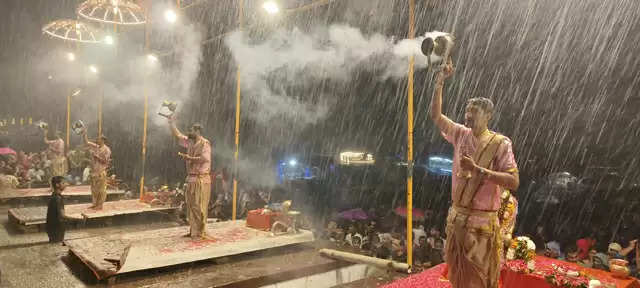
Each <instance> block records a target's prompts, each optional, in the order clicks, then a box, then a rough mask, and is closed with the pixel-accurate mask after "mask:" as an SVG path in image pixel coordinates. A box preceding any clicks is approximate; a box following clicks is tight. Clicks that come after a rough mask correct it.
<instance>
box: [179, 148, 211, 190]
mask: <svg viewBox="0 0 640 288" xmlns="http://www.w3.org/2000/svg"><path fill="white" fill-rule="evenodd" d="M180 145H181V146H182V147H185V148H187V154H188V155H189V156H191V157H199V158H200V159H199V160H196V161H187V183H189V182H195V181H196V179H197V178H198V176H199V175H208V174H209V173H211V143H210V142H209V140H207V139H204V138H202V137H201V138H200V140H199V141H198V142H196V143H194V142H193V141H189V138H188V137H187V136H180ZM202 182H203V183H211V177H206V179H202Z"/></svg>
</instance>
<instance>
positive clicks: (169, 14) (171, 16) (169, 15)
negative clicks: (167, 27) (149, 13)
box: [164, 9, 178, 23]
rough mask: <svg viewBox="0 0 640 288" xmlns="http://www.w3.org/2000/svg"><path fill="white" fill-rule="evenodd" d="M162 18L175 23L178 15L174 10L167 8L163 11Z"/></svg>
mask: <svg viewBox="0 0 640 288" xmlns="http://www.w3.org/2000/svg"><path fill="white" fill-rule="evenodd" d="M164 19H166V20H167V22H169V23H175V22H176V20H178V15H177V14H176V12H175V11H173V10H171V9H169V10H167V11H165V12H164Z"/></svg>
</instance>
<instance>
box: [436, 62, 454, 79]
mask: <svg viewBox="0 0 640 288" xmlns="http://www.w3.org/2000/svg"><path fill="white" fill-rule="evenodd" d="M455 71H456V69H455V68H454V67H453V60H451V57H449V60H447V64H445V65H444V67H443V68H442V70H440V72H438V78H437V81H438V82H442V81H444V80H446V79H449V78H450V77H451V76H452V75H453V73H454V72H455Z"/></svg>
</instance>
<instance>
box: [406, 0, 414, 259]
mask: <svg viewBox="0 0 640 288" xmlns="http://www.w3.org/2000/svg"><path fill="white" fill-rule="evenodd" d="M414 25H415V0H409V39H413V38H414V37H415V27H414ZM413 64H414V57H413V55H411V56H410V57H409V80H408V83H407V93H408V95H407V102H408V103H407V163H408V166H407V170H408V171H407V172H408V173H407V264H408V265H409V267H411V265H412V264H413V235H412V234H413ZM409 270H411V269H409Z"/></svg>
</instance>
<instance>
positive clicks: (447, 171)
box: [427, 155, 453, 176]
mask: <svg viewBox="0 0 640 288" xmlns="http://www.w3.org/2000/svg"><path fill="white" fill-rule="evenodd" d="M427 170H428V171H429V172H431V173H433V174H436V175H442V176H451V173H452V170H453V160H451V158H449V157H448V156H444V155H442V156H436V155H434V156H430V157H429V159H428V162H427Z"/></svg>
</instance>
